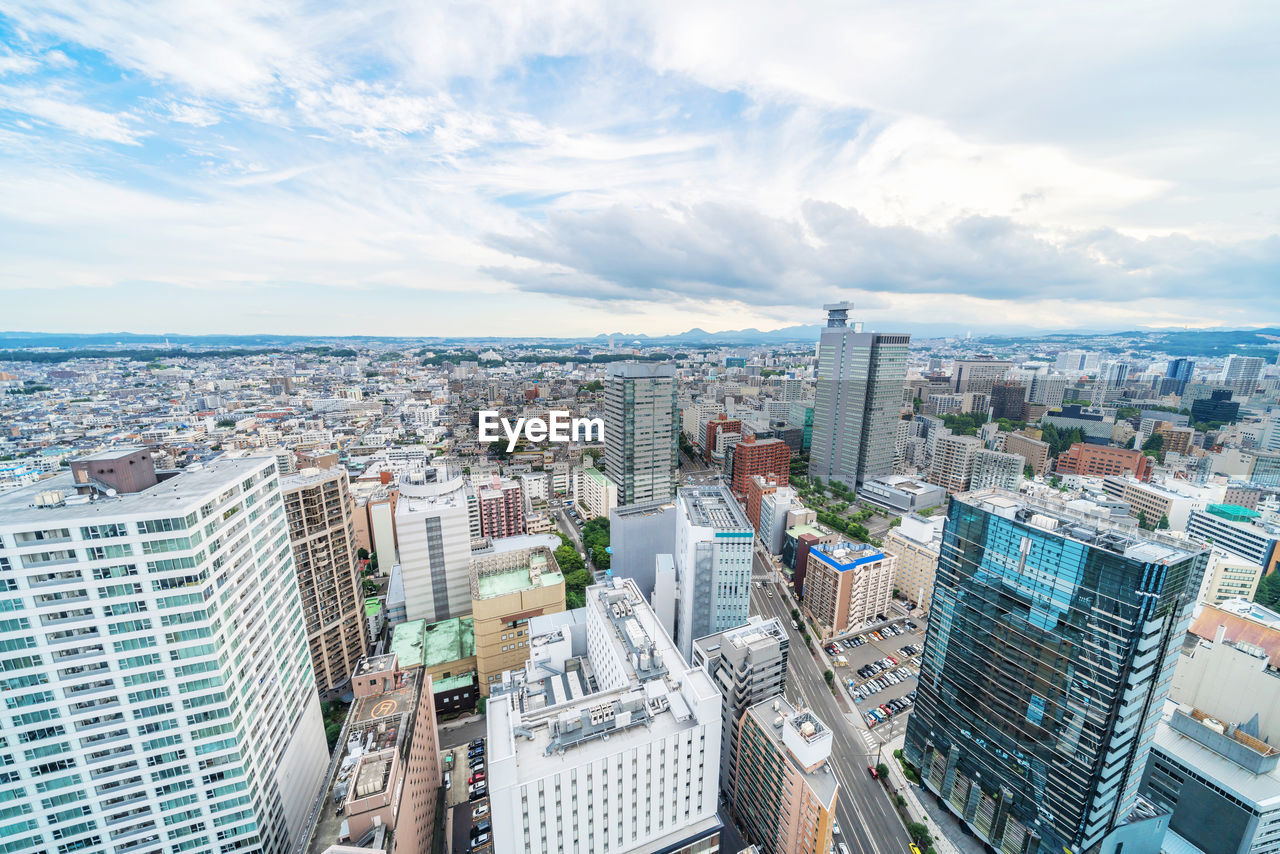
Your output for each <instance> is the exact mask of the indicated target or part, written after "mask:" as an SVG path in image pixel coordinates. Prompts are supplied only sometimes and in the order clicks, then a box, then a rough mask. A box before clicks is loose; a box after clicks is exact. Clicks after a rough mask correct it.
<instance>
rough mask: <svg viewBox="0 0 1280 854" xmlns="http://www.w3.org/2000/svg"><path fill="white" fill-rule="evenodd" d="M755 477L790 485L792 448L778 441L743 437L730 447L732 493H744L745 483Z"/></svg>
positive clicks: (743, 494)
mask: <svg viewBox="0 0 1280 854" xmlns="http://www.w3.org/2000/svg"><path fill="white" fill-rule="evenodd" d="M756 475H760V476H761V477H767V478H770V479H772V480H773V482H774V483H775V484H777V485H778V486H786V485H787V484H789V483H790V482H791V448H790V446H788V445H787V443H786V442H784V441H782V440H781V439H757V438H756V437H755V436H754V435H751V436H744V437H743V438H742V441H740V442H738V444H736V445H734V446H733V491H734V494H736V495H742V496H745V495H746V494H747V484H748V483H749V482H750V481H751V478H753V477H755V476H756Z"/></svg>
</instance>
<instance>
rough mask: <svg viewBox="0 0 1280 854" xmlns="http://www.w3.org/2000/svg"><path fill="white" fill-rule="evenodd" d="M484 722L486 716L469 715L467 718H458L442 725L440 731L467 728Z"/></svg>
mask: <svg viewBox="0 0 1280 854" xmlns="http://www.w3.org/2000/svg"><path fill="white" fill-rule="evenodd" d="M482 720H484V715H467V716H466V717H465V718H457V719H456V720H452V721H449V722H448V723H443V724H440V726H439V727H438V729H457V728H458V727H460V726H466V725H467V724H473V723H475V722H476V721H482Z"/></svg>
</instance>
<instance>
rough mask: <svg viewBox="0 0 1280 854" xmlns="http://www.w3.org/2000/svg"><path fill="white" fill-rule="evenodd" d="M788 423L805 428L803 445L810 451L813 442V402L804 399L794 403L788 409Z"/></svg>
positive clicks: (802, 439)
mask: <svg viewBox="0 0 1280 854" xmlns="http://www.w3.org/2000/svg"><path fill="white" fill-rule="evenodd" d="M787 423H788V424H790V425H791V426H793V427H800V428H801V429H803V431H804V433H803V434H802V438H801V443H802V444H801V447H802V448H803V449H804V450H806V451H808V450H809V448H810V446H811V445H812V444H813V402H812V401H807V400H804V401H796V402H795V403H792V404H791V407H790V408H789V409H788V410H787Z"/></svg>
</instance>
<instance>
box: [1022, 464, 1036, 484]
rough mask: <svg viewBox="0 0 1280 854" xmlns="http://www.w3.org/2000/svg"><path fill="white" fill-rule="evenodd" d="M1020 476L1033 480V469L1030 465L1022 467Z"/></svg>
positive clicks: (1034, 474) (1034, 473) (1034, 472)
mask: <svg viewBox="0 0 1280 854" xmlns="http://www.w3.org/2000/svg"><path fill="white" fill-rule="evenodd" d="M1022 476H1023V477H1025V478H1026V479H1027V480H1034V479H1035V476H1036V470H1035V467H1034V466H1032V465H1031V463H1027V464H1026V465H1025V466H1023V467H1022Z"/></svg>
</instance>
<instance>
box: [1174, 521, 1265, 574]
mask: <svg viewBox="0 0 1280 854" xmlns="http://www.w3.org/2000/svg"><path fill="white" fill-rule="evenodd" d="M1256 518H1257V516H1256V515H1249V514H1246V513H1240V512H1239V511H1238V509H1237V508H1233V507H1231V506H1230V505H1223V504H1210V505H1209V506H1208V507H1207V508H1205V509H1204V510H1192V511H1191V515H1190V516H1189V517H1188V519H1187V533H1188V534H1190V535H1191V537H1192V538H1193V539H1195V540H1197V541H1200V542H1208V543H1213V545H1214V546H1215V547H1217V548H1219V549H1222V550H1223V551H1227V552H1230V553H1231V554H1233V555H1235V556H1236V557H1242V558H1244V559H1246V560H1249V561H1252V562H1253V563H1256V564H1259V565H1260V566H1262V567H1264V568H1265V571H1264V572H1263V575H1270V574H1271V573H1272V572H1274V571H1275V570H1276V569H1280V528H1277V527H1275V526H1267V525H1258V524H1254V523H1253V522H1252V521H1251V520H1253V519H1256Z"/></svg>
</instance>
